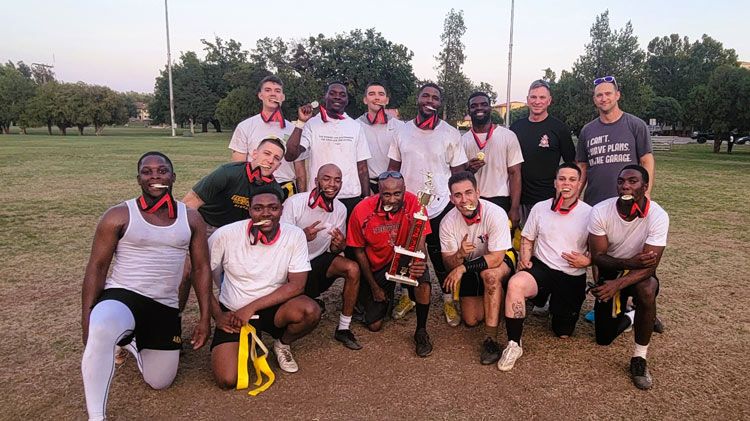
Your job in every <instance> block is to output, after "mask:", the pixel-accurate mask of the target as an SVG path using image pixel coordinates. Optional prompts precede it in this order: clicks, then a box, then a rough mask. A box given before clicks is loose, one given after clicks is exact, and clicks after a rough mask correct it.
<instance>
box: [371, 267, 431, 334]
mask: <svg viewBox="0 0 750 421" xmlns="http://www.w3.org/2000/svg"><path fill="white" fill-rule="evenodd" d="M389 267H390V265H388V266H386V267H384V268H383V269H380V270H379V271H377V272H374V273H373V274H372V276H373V278H375V282H376V283H377V284H378V286H379V287H380V288H382V289H383V291H385V301H375V300H374V299H373V298H372V289H370V283H369V282H367V281H366V280H365V278H364V277H360V281H359V293H358V295H357V302H358V303H359V305H361V306H362V307H363V308H364V323H365V324H366V325H371V324H373V323H375V322H377V321H379V320H383V319H385V316H387V315H388V310H389V307H390V305H391V302H392V301H393V296H394V291H395V289H396V288H395V287H396V285H397V284H396V282H393V281H389V280H387V279H385V273H386V272H387V271H388V268H389ZM424 282H430V275H429V273H428V272H427V271H425V273H424V275H422V277H421V278H420V279H419V283H420V284H421V283H424ZM404 286H406V288H407V290H408V291H409V297H411V299H412V300H414V287H413V286H411V285H404Z"/></svg>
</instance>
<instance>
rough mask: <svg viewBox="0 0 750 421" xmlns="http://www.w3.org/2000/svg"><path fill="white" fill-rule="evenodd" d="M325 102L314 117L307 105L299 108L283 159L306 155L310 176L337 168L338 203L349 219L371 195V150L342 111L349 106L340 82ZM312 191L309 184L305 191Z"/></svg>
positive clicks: (358, 127)
mask: <svg viewBox="0 0 750 421" xmlns="http://www.w3.org/2000/svg"><path fill="white" fill-rule="evenodd" d="M324 102H325V106H323V105H321V106H320V113H318V115H316V116H315V117H313V108H312V106H311V105H310V104H308V105H304V106H302V107H300V108H299V111H298V114H299V121H298V122H296V123H295V126H296V127H295V129H294V131H293V132H292V135H291V137H290V138H289V142H288V143H287V151H286V155H285V158H286V160H287V161H294V160H295V159H297V158H299V156H300V155H301V154H302V153H303V152H305V158H309V159H310V173H311V174H317V173H318V170H319V169H320V167H322V166H323V165H324V164H329V163H330V164H336V165H337V166H338V167H339V168H340V169H341V173H342V180H343V184H342V186H341V192H340V193H339V200H340V201H341V202H342V203H343V204H344V206H346V210H347V214H348V215H350V214H351V212H352V210H353V209H354V206H356V205H357V203H359V201H360V200H362V198H363V197H366V196H368V195H369V194H370V181H369V178H368V176H367V175H368V170H367V160H368V159H370V157H371V155H370V148H369V147H368V146H367V139H365V135H364V132H363V131H362V126H361V125H360V124H359V123H357V122H356V121H355V120H352V119H351V118H350V117H349V116H348V115H347V114H346V112H345V111H344V109H345V108H346V106H347V105H348V104H349V95H348V93H347V91H346V86H344V84H343V83H341V82H332V83H330V84H329V85H328V87H327V88H326V95H325V101H324ZM303 127H304V129H303ZM314 187H315V183H314V181H313V180H310V181H309V182H308V190H312V189H313V188H314Z"/></svg>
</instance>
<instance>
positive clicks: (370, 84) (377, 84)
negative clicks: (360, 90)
mask: <svg viewBox="0 0 750 421" xmlns="http://www.w3.org/2000/svg"><path fill="white" fill-rule="evenodd" d="M371 86H380V87H381V88H383V90H384V91H385V96H387V97H390V96H391V94H390V92H388V88H386V87H385V85H384V84H382V83H380V82H370V83H368V84H367V86H365V95H367V90H368V89H370V87H371Z"/></svg>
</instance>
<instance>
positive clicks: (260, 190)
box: [250, 182, 284, 205]
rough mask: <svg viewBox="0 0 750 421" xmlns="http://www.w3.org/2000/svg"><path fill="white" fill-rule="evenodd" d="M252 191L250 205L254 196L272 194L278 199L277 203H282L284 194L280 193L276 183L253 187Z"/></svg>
mask: <svg viewBox="0 0 750 421" xmlns="http://www.w3.org/2000/svg"><path fill="white" fill-rule="evenodd" d="M252 190H253V191H252V193H250V204H251V205H252V204H253V199H254V198H255V196H259V195H261V194H272V195H274V196H276V197H277V198H278V199H279V203H281V202H283V201H284V193H283V192H282V191H281V187H280V186H279V184H278V183H276V182H273V183H267V184H262V185H260V186H256V187H254V188H253V189H252Z"/></svg>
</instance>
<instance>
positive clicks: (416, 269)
mask: <svg viewBox="0 0 750 421" xmlns="http://www.w3.org/2000/svg"><path fill="white" fill-rule="evenodd" d="M426 270H427V263H425V261H424V260H412V261H411V263H409V277H410V278H412V279H419V278H421V277H422V275H424V273H425V271H426Z"/></svg>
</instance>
